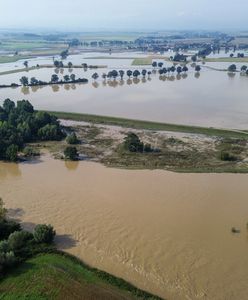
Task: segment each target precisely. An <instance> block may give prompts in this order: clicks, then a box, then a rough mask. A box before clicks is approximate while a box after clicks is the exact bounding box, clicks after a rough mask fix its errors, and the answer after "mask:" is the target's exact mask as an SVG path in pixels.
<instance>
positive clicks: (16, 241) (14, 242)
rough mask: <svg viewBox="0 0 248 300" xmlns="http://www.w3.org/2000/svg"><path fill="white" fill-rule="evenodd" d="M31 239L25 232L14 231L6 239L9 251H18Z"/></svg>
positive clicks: (29, 234)
mask: <svg viewBox="0 0 248 300" xmlns="http://www.w3.org/2000/svg"><path fill="white" fill-rule="evenodd" d="M32 238H33V235H32V233H30V232H27V231H15V232H13V233H11V235H10V236H9V238H8V244H9V249H11V250H19V249H21V248H22V247H24V246H25V245H26V243H27V241H29V240H31V239H32Z"/></svg>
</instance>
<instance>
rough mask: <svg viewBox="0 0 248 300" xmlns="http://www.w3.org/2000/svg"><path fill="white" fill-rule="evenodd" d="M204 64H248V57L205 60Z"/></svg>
mask: <svg viewBox="0 0 248 300" xmlns="http://www.w3.org/2000/svg"><path fill="white" fill-rule="evenodd" d="M204 61H206V62H230V63H235V62H236V63H248V57H218V58H206V59H204Z"/></svg>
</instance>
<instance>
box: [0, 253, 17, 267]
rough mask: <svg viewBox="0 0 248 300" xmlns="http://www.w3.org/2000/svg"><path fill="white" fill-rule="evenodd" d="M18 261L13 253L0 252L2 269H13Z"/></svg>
mask: <svg viewBox="0 0 248 300" xmlns="http://www.w3.org/2000/svg"><path fill="white" fill-rule="evenodd" d="M16 261H17V259H16V257H15V254H14V252H13V251H9V252H6V253H4V252H0V267H2V268H3V267H11V266H13V265H14V264H15V263H16ZM2 268H1V269H2Z"/></svg>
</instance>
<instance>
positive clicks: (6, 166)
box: [0, 163, 22, 179]
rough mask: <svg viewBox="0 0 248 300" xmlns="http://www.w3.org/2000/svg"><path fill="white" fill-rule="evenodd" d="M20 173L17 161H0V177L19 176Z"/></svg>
mask: <svg viewBox="0 0 248 300" xmlns="http://www.w3.org/2000/svg"><path fill="white" fill-rule="evenodd" d="M21 175H22V173H21V170H20V168H19V164H17V163H0V179H5V178H7V177H20V176H21Z"/></svg>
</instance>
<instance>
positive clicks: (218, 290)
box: [0, 156, 248, 300]
mask: <svg viewBox="0 0 248 300" xmlns="http://www.w3.org/2000/svg"><path fill="white" fill-rule="evenodd" d="M247 180H248V177H247V175H237V174H235V175H230V174H176V173H170V172H166V171H127V170H118V169H111V168H105V167H103V166H102V165H100V164H96V163H89V162H63V161H59V160H53V159H50V158H49V157H48V156H43V157H41V161H37V163H34V164H31V163H24V164H19V165H17V164H7V163H1V164H0V191H1V192H0V196H1V197H3V199H4V201H5V202H6V206H7V208H9V211H10V215H11V216H12V217H16V218H19V219H20V220H22V221H23V226H24V227H25V228H29V229H30V228H32V227H33V226H34V224H36V223H51V224H53V225H54V226H55V228H56V231H57V234H58V238H57V242H58V245H59V247H60V248H61V249H64V250H66V251H68V252H70V253H73V254H75V255H77V256H78V257H80V258H81V259H83V260H84V261H86V262H87V263H89V264H91V265H93V266H96V267H98V268H101V269H104V270H106V271H108V272H110V273H112V274H115V275H117V276H121V277H123V278H125V279H127V280H128V281H131V282H132V283H134V284H136V285H137V286H139V287H140V288H143V289H146V290H148V291H150V292H153V293H156V294H159V295H160V296H162V297H165V298H167V299H172V300H173V299H174V300H185V299H192V300H196V299H197V300H198V299H204V300H205V299H209V300H213V299H218V300H233V299H239V300H245V299H247V292H248V287H247V280H248V242H247V229H246V223H247V221H248V214H247V211H248V202H247V193H248V187H247ZM233 226H235V227H236V228H238V229H240V230H241V233H240V234H232V233H231V227H233Z"/></svg>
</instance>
